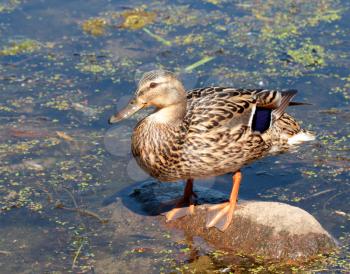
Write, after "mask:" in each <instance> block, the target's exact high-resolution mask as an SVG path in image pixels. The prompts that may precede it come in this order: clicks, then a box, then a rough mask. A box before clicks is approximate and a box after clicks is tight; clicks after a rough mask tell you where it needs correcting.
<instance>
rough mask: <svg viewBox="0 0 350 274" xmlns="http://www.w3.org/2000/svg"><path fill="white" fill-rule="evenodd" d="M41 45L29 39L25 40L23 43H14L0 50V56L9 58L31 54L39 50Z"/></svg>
mask: <svg viewBox="0 0 350 274" xmlns="http://www.w3.org/2000/svg"><path fill="white" fill-rule="evenodd" d="M40 47H41V43H39V42H38V41H35V40H31V39H25V40H23V41H16V42H12V43H10V45H8V46H6V47H4V48H3V49H1V50H0V56H1V55H3V56H11V55H18V54H27V53H33V52H35V51H37V50H39V49H40Z"/></svg>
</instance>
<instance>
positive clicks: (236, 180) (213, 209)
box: [206, 171, 242, 231]
mask: <svg viewBox="0 0 350 274" xmlns="http://www.w3.org/2000/svg"><path fill="white" fill-rule="evenodd" d="M241 180H242V174H241V171H237V172H236V173H235V174H234V175H233V177H232V183H233V185H232V191H231V195H230V201H229V202H226V203H222V204H217V205H213V206H210V207H209V208H208V213H207V214H208V215H207V223H206V227H207V228H209V227H212V226H215V227H216V228H218V229H220V230H221V231H224V230H226V229H227V228H228V226H229V225H230V223H231V221H232V217H233V212H234V211H235V208H236V204H237V197H238V190H239V186H240V183H241Z"/></svg>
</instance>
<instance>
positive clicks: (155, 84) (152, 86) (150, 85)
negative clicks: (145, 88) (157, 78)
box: [149, 82, 157, 88]
mask: <svg viewBox="0 0 350 274" xmlns="http://www.w3.org/2000/svg"><path fill="white" fill-rule="evenodd" d="M156 86H157V83H154V82H152V83H150V84H149V87H150V88H155V87H156Z"/></svg>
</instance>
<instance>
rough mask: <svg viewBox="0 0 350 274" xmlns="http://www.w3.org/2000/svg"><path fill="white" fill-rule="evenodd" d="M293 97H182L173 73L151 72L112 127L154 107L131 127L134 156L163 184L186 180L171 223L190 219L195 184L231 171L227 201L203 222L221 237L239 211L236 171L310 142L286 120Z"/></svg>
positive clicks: (233, 93) (210, 92)
mask: <svg viewBox="0 0 350 274" xmlns="http://www.w3.org/2000/svg"><path fill="white" fill-rule="evenodd" d="M295 94H296V91H295V90H288V91H276V90H262V89H259V90H250V89H235V88H231V87H206V88H199V89H194V90H192V91H189V92H188V93H186V91H185V88H184V86H183V85H182V83H181V82H180V81H179V79H177V77H176V76H175V74H173V73H171V72H169V71H164V70H156V71H151V72H148V73H145V74H144V75H143V77H142V79H141V80H140V82H139V84H138V87H137V90H136V92H135V96H134V97H133V99H131V101H130V102H129V103H128V105H127V106H126V107H125V108H124V109H123V110H121V111H120V112H119V113H116V114H115V115H113V116H112V117H111V118H110V120H109V122H110V123H116V122H118V121H120V120H122V119H125V118H127V117H129V116H131V115H132V114H134V113H135V112H137V111H138V110H140V109H142V108H144V107H149V106H154V107H155V108H156V110H155V112H154V113H152V114H150V115H149V116H147V117H146V118H144V119H143V120H141V121H140V122H139V123H138V124H137V125H136V127H135V129H134V132H133V136H132V145H131V146H132V147H131V149H132V153H133V155H134V157H135V159H136V161H137V162H138V164H139V165H140V166H141V168H143V169H144V170H145V171H146V172H147V173H149V174H150V175H151V176H153V177H155V178H157V179H159V180H160V181H165V182H169V181H177V180H180V179H186V180H187V184H186V187H185V190H184V195H183V197H182V198H181V199H180V200H179V201H178V203H177V205H176V207H175V208H174V209H173V210H171V211H169V212H168V213H167V214H166V217H167V220H168V221H169V220H173V219H176V218H179V217H182V216H184V215H187V214H191V213H193V210H194V206H193V198H194V197H196V194H195V193H194V192H193V180H194V179H196V178H203V177H211V176H217V175H222V174H225V173H228V172H233V174H234V175H233V187H232V192H231V195H230V200H229V202H227V203H223V204H218V205H213V206H212V207H210V208H209V211H210V212H211V213H210V214H208V217H207V224H206V225H207V227H212V226H215V227H217V228H218V229H220V230H222V231H223V230H225V229H226V228H227V227H228V226H229V224H230V223H231V220H232V216H233V212H234V209H235V207H236V201H237V195H238V190H239V185H240V182H241V172H240V168H241V167H242V166H244V165H246V164H248V163H251V162H252V161H254V160H256V159H259V158H261V157H263V156H266V155H269V154H272V153H276V152H282V151H286V150H288V149H289V148H290V147H291V146H294V145H296V144H299V143H301V142H303V141H309V140H312V139H314V136H313V135H312V134H311V133H310V132H307V131H305V130H302V129H301V128H300V126H299V124H298V123H297V122H296V121H295V120H294V118H293V117H291V116H290V115H288V114H286V113H284V111H285V109H286V108H287V107H288V105H290V104H293V103H291V102H290V100H291V99H292V98H293V96H294V95H295ZM187 205H188V206H187Z"/></svg>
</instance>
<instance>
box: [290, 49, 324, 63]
mask: <svg viewBox="0 0 350 274" xmlns="http://www.w3.org/2000/svg"><path fill="white" fill-rule="evenodd" d="M287 53H288V55H290V56H291V57H292V60H293V61H294V62H296V63H299V64H301V65H303V66H305V67H322V66H324V65H325V58H326V53H325V50H324V48H323V47H322V46H319V45H312V44H309V43H304V44H302V46H301V47H300V48H298V49H295V50H292V49H290V50H288V52H287Z"/></svg>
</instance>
